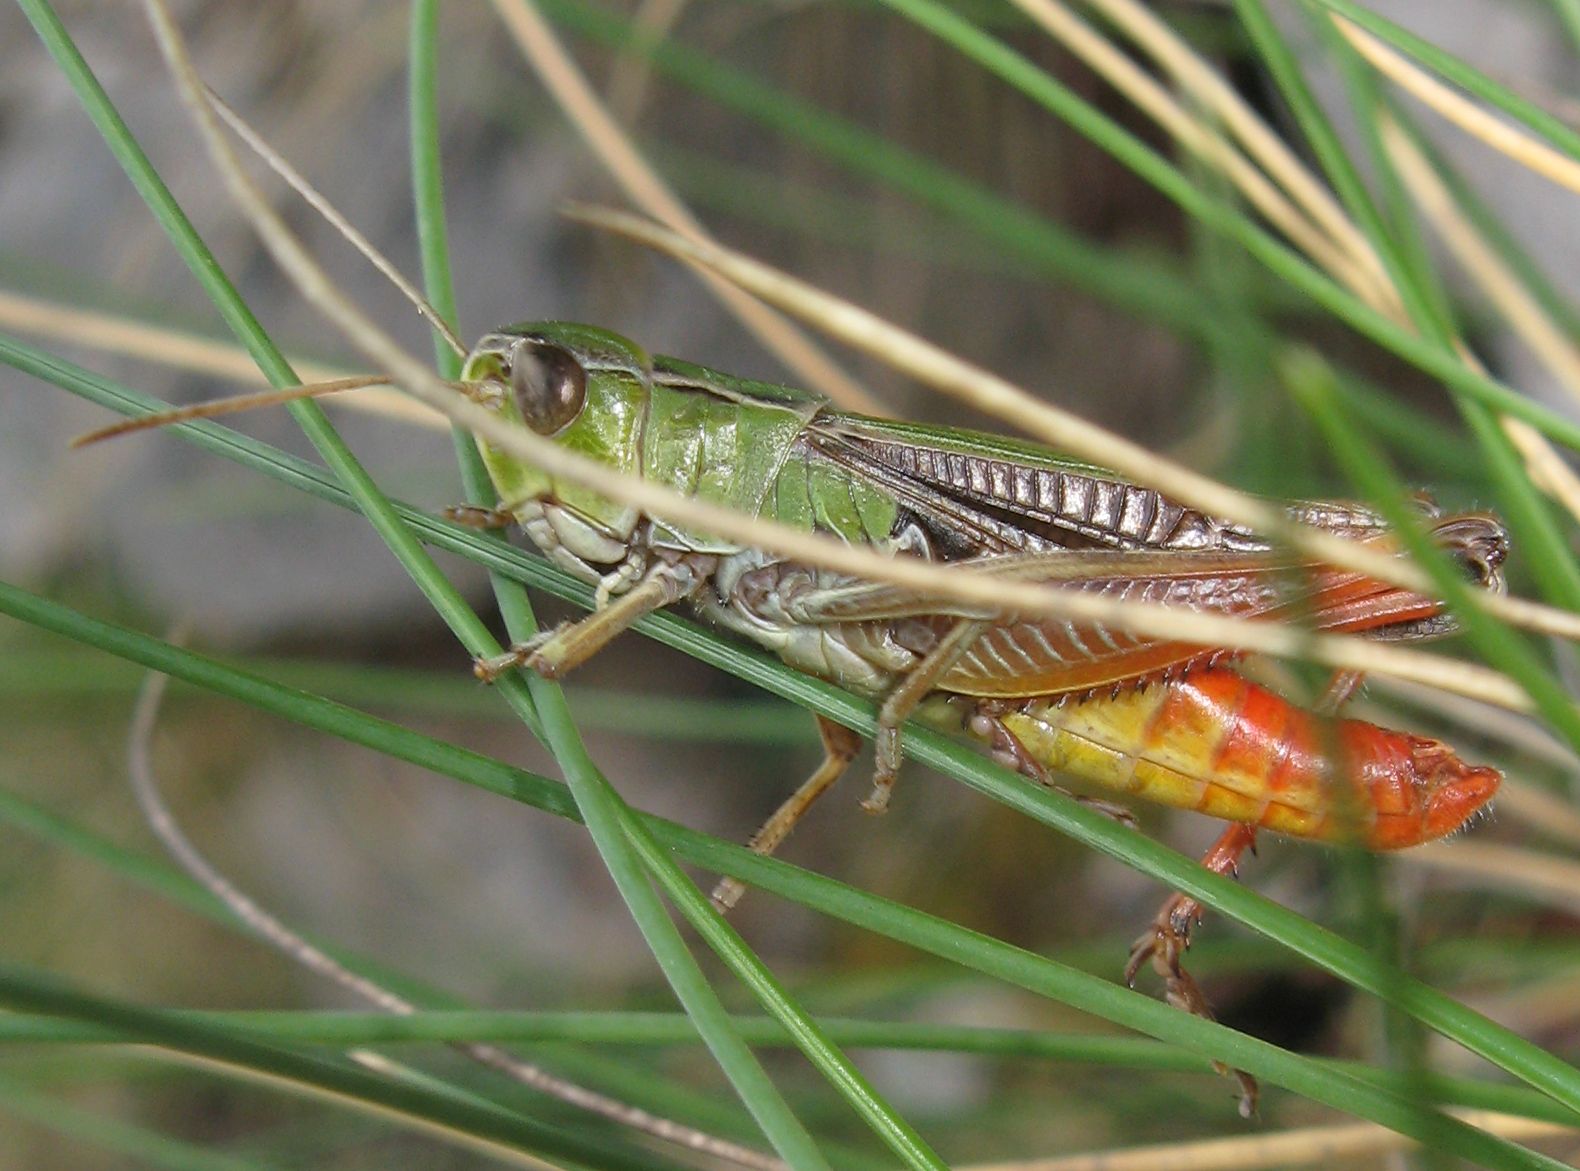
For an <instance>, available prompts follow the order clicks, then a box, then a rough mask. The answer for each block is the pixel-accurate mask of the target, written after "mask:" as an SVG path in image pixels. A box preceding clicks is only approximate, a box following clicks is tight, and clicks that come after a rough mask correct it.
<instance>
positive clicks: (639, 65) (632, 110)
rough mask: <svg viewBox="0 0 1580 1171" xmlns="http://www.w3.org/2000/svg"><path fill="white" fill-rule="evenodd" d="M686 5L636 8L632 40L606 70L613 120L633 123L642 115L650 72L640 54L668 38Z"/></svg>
mask: <svg viewBox="0 0 1580 1171" xmlns="http://www.w3.org/2000/svg"><path fill="white" fill-rule="evenodd" d="M686 4H687V0H642V3H641V4H640V5H639V6H638V7H637V10H636V14H635V15H634V16H632V17H631V29H632V32H633V33H634V34H635V37H634V39H633V41H632V42H631V43H630V44H629V45H627V46H625V47H624V48H622V49H621V50H620V52H619V54H618V55H617V56H616V57H615V60H614V65H613V67H612V68H611V69H610V70H609V85H608V94H609V111H610V113H611V114H613V115H614V117H615V118H616V120H618V121H620V122H625V123H632V122H635V121H636V119H637V116H638V115H639V114H640V113H641V112H642V105H643V103H644V102H645V101H646V100H647V91H648V87H649V85H650V84H651V82H652V78H653V70H652V66H651V65H650V64H649V62H648V59H647V57H646V56H645V55H644V54H643V53H642V52H641V51H640V50H641V48H643V47H645V46H647V45H655V44H659V43H661V42H662V41H663V40H664V39H665V38H666V37H668V36H669V34H670V32H671V31H673V29H674V27H675V25H677V24H678V23H680V17H681V14H682V13H683V12H685V11H686Z"/></svg>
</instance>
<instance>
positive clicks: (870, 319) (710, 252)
mask: <svg viewBox="0 0 1580 1171" xmlns="http://www.w3.org/2000/svg"><path fill="white" fill-rule="evenodd" d="M568 214H569V215H571V216H572V217H573V218H576V219H581V220H584V221H585V222H587V223H590V224H593V225H595V226H597V227H601V228H604V229H606V230H608V231H612V232H618V233H620V234H622V235H625V236H629V237H631V238H632V239H634V240H638V241H640V242H642V243H644V244H647V245H649V246H650V247H653V248H658V249H661V250H663V251H665V252H668V253H670V254H671V255H674V256H677V257H679V258H681V259H684V260H687V261H690V262H692V263H694V264H706V265H708V266H710V267H713V268H716V269H717V270H718V271H719V272H721V273H723V274H724V275H726V276H728V277H729V279H730V280H732V281H735V282H736V283H737V284H739V285H740V286H741V287H742V288H745V289H748V290H750V291H751V292H752V293H754V294H756V295H757V296H759V297H761V298H763V300H765V301H768V302H769V303H771V304H773V305H777V306H778V307H779V308H781V309H784V310H786V311H787V312H790V313H794V314H795V315H797V316H799V317H803V318H805V319H807V320H809V321H814V322H816V323H817V325H818V327H819V328H820V329H822V330H823V331H824V332H826V333H829V334H831V335H833V336H834V337H837V338H839V339H840V340H841V341H844V342H846V343H848V344H849V345H852V346H854V347H856V348H858V349H863V350H866V351H868V352H869V353H872V354H874V355H876V356H878V357H880V358H882V359H883V360H884V361H885V362H887V363H888V364H889V365H891V366H893V367H894V368H895V369H896V370H899V371H900V372H902V373H904V374H907V375H909V376H911V377H913V378H915V379H917V380H918V381H920V382H923V383H925V384H927V385H929V386H932V387H935V388H936V389H939V390H942V391H944V392H946V393H949V394H953V395H955V396H956V397H958V398H960V399H961V400H963V401H965V402H968V403H970V404H971V405H972V406H974V407H977V408H978V409H980V410H982V411H986V412H987V413H989V414H993V415H997V416H999V417H1000V418H1004V419H1009V420H1010V421H1011V422H1014V423H1015V424H1016V425H1018V426H1020V427H1021V428H1022V429H1024V430H1026V431H1028V432H1030V433H1031V434H1032V435H1033V436H1034V437H1036V438H1037V439H1040V440H1042V441H1043V442H1045V443H1048V444H1050V445H1052V446H1053V447H1055V448H1057V449H1058V450H1060V451H1064V452H1068V453H1070V454H1072V455H1075V456H1077V457H1079V458H1082V459H1086V460H1090V461H1091V462H1092V463H1094V464H1097V465H1098V466H1100V467H1105V468H1110V469H1112V470H1114V471H1116V472H1118V473H1119V474H1120V475H1122V476H1126V477H1128V478H1130V479H1133V480H1135V481H1136V482H1137V483H1142V484H1147V485H1149V486H1151V487H1153V488H1156V489H1157V490H1158V491H1160V492H1163V493H1165V494H1167V495H1170V496H1172V497H1174V498H1175V499H1178V500H1181V501H1184V502H1185V503H1187V504H1190V505H1194V506H1195V507H1197V508H1200V509H1202V510H1203V511H1205V512H1208V513H1210V514H1212V515H1215V516H1222V517H1227V518H1229V519H1230V520H1234V521H1238V522H1240V523H1242V524H1245V525H1248V526H1249V527H1251V528H1252V529H1255V530H1256V531H1258V532H1262V533H1267V534H1270V535H1272V536H1274V537H1276V538H1279V539H1281V540H1283V541H1286V542H1288V543H1289V544H1291V545H1294V546H1297V547H1298V548H1300V549H1301V550H1303V551H1305V552H1307V553H1310V554H1311V555H1313V556H1314V557H1316V558H1317V559H1318V560H1319V561H1321V562H1324V563H1326V564H1329V565H1339V566H1343V567H1345V568H1347V569H1354V570H1356V571H1357V572H1360V573H1364V574H1367V575H1368V576H1370V577H1374V578H1378V579H1380V580H1383V581H1390V582H1394V583H1396V584H1398V585H1402V586H1404V587H1405V588H1406V589H1411V590H1415V591H1417V592H1419V593H1424V594H1430V593H1431V592H1432V586H1431V583H1430V582H1429V581H1428V580H1427V578H1426V576H1425V575H1424V574H1422V573H1421V572H1420V571H1419V570H1417V569H1416V568H1415V567H1414V566H1411V565H1409V564H1407V563H1405V562H1403V561H1401V560H1400V559H1398V558H1396V557H1391V556H1389V555H1387V554H1383V553H1378V552H1377V551H1375V550H1372V549H1367V548H1364V547H1363V546H1361V545H1359V544H1357V543H1356V542H1354V541H1347V540H1344V539H1343V538H1340V537H1336V536H1334V535H1333V534H1331V533H1326V532H1322V531H1321V530H1318V529H1313V528H1309V527H1307V526H1304V525H1297V524H1294V523H1291V522H1290V520H1289V519H1288V517H1287V516H1285V515H1284V514H1283V513H1282V512H1281V511H1280V510H1279V509H1278V508H1277V507H1275V506H1274V505H1271V504H1269V503H1268V502H1267V501H1264V500H1258V499H1256V498H1255V497H1251V496H1247V495H1245V494H1244V493H1242V492H1236V491H1235V490H1234V489H1232V488H1229V487H1226V486H1225V485H1222V484H1219V483H1218V482H1217V481H1215V480H1212V479H1210V478H1208V477H1206V476H1203V475H1200V474H1199V473H1196V472H1193V471H1191V470H1190V469H1189V468H1186V467H1184V466H1182V465H1180V464H1177V463H1174V462H1172V461H1170V460H1168V459H1165V458H1164V457H1163V456H1161V455H1158V454H1157V453H1156V452H1153V451H1150V450H1148V449H1147V448H1145V447H1142V446H1140V445H1139V444H1135V443H1131V442H1130V441H1129V440H1127V439H1123V438H1121V437H1120V436H1117V435H1114V434H1113V433H1111V432H1109V431H1105V430H1104V429H1103V428H1101V427H1098V426H1096V425H1095V424H1093V423H1089V422H1087V421H1086V420H1085V419H1082V418H1080V417H1079V416H1076V415H1072V414H1070V413H1069V412H1067V411H1063V410H1060V409H1059V408H1057V407H1054V406H1050V405H1049V404H1047V403H1044V402H1042V401H1040V400H1038V399H1036V398H1033V397H1032V396H1031V395H1030V394H1028V393H1027V392H1026V391H1024V390H1021V389H1020V388H1019V387H1016V386H1013V385H1011V384H1010V383H1008V382H1006V381H1004V380H1003V379H1001V378H999V377H997V376H996V375H994V374H992V373H990V372H989V371H987V370H984V369H982V368H981V367H978V366H973V365H971V364H970V363H968V362H965V361H963V360H962V359H960V358H957V357H955V356H954V355H953V354H950V353H948V352H947V351H945V350H942V349H940V348H939V347H937V346H935V345H933V344H932V343H930V342H926V341H923V340H922V339H921V338H919V337H917V336H915V335H914V334H910V333H907V332H905V331H904V330H902V329H900V328H899V327H898V326H895V325H892V324H890V323H889V322H887V321H884V320H883V319H882V318H880V317H878V316H876V315H875V314H872V313H870V312H868V311H867V310H865V309H862V308H860V307H859V306H856V305H853V304H851V303H850V302H848V301H843V300H840V299H839V298H837V297H834V296H831V295H830V294H828V293H825V292H822V291H821V290H819V289H816V288H813V287H812V286H810V285H808V284H806V283H805V282H803V281H799V280H797V279H796V278H794V277H791V276H788V275H786V274H785V273H782V272H780V271H778V270H777V269H774V268H771V267H769V266H768V265H765V264H762V263H761V262H759V261H756V260H753V259H751V258H750V257H747V256H743V255H741V254H740V253H738V252H733V251H730V250H729V249H726V248H722V247H720V246H718V245H710V244H703V243H700V242H698V241H694V240H688V239H685V238H683V237H680V236H677V235H676V234H675V233H673V232H669V231H667V230H665V229H664V228H662V227H660V226H658V225H657V224H653V223H651V222H650V221H647V220H643V219H640V218H639V217H637V216H633V215H628V214H626V213H624V212H618V211H610V210H607V209H602V208H584V207H573V208H570V209H568ZM880 576H882V577H884V578H887V579H889V580H896V581H897V580H898V578H896V577H893V576H892V571H891V573H888V574H883V575H880ZM951 593H952V591H951ZM958 596H961V597H962V598H963V596H964V595H958ZM1476 604H1478V605H1480V606H1482V607H1483V608H1484V609H1485V610H1487V611H1488V612H1489V613H1491V614H1494V615H1496V616H1497V617H1499V618H1502V619H1503V620H1504V621H1507V622H1510V623H1513V624H1516V625H1519V626H1524V627H1526V628H1528V629H1531V630H1537V631H1540V632H1542V633H1545V634H1552V635H1556V636H1558V637H1561V638H1568V639H1575V638H1577V637H1580V615H1577V614H1573V613H1570V612H1569V611H1567V610H1560V609H1556V608H1554V607H1551V606H1544V605H1540V604H1539V603H1535V602H1528V601H1525V600H1523V599H1519V598H1506V597H1501V596H1498V595H1494V594H1488V593H1481V594H1478V595H1476ZM1004 609H1005V610H1014V611H1016V612H1024V613H1027V614H1032V613H1043V612H1044V611H1042V610H1040V609H1037V610H1025V611H1022V607H1021V603H1020V601H1019V599H1018V597H1017V599H1016V600H1014V601H1013V602H1008V601H1007V602H1006V605H1005V606H1004ZM1066 613H1067V614H1069V615H1070V616H1077V615H1075V612H1074V611H1066ZM1079 616H1081V617H1085V616H1086V615H1085V614H1082V615H1079ZM1134 629H1137V630H1140V629H1141V627H1139V626H1136V627H1134ZM1203 629H1205V628H1203ZM1146 633H1154V632H1153V631H1150V630H1148V631H1146ZM1319 641H1320V640H1319ZM1234 645H1241V646H1245V647H1246V649H1251V648H1250V647H1249V645H1248V644H1246V643H1243V642H1241V641H1239V640H1236V642H1235V644H1234ZM1256 649H1265V648H1261V647H1258V648H1256ZM1273 653H1280V652H1273ZM1324 661H1326V660H1324ZM1498 702H1501V701H1498ZM1519 706H1521V707H1523V706H1524V705H1519Z"/></svg>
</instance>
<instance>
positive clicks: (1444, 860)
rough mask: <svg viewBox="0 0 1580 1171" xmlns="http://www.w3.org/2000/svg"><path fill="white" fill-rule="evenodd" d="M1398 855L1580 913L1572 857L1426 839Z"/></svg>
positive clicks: (1579, 877)
mask: <svg viewBox="0 0 1580 1171" xmlns="http://www.w3.org/2000/svg"><path fill="white" fill-rule="evenodd" d="M1399 858H1400V860H1401V861H1403V862H1405V863H1407V864H1409V865H1414V866H1429V867H1431V868H1432V869H1434V870H1441V871H1445V872H1448V873H1452V874H1456V875H1459V876H1461V877H1473V878H1475V879H1476V880H1477V882H1478V884H1479V885H1481V886H1495V887H1498V888H1499V889H1502V890H1507V891H1512V892H1514V893H1516V894H1520V895H1523V896H1525V897H1526V898H1534V899H1536V900H1538V901H1539V902H1542V903H1544V904H1546V905H1547V906H1550V907H1554V908H1557V909H1558V910H1560V911H1562V912H1564V913H1565V914H1566V915H1570V916H1574V915H1580V862H1576V861H1575V860H1574V859H1573V858H1561V857H1559V856H1558V855H1556V854H1546V853H1542V852H1541V851H1539V850H1532V849H1528V848H1526V847H1523V846H1522V847H1515V846H1498V845H1492V844H1489V843H1486V842H1481V841H1456V842H1429V843H1427V844H1426V845H1424V846H1418V847H1416V848H1415V849H1413V850H1401V851H1400V853H1399Z"/></svg>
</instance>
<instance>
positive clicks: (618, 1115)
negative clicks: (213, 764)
mask: <svg viewBox="0 0 1580 1171" xmlns="http://www.w3.org/2000/svg"><path fill="white" fill-rule="evenodd" d="M171 641H173V642H179V641H180V637H179V635H178V634H172V635H171ZM168 683H169V678H168V676H165V675H161V674H158V673H151V674H149V675H148V676H147V678H146V680H145V682H144V684H143V686H142V687H141V689H140V690H139V691H138V695H137V702H136V704H135V706H134V709H133V713H132V722H131V728H130V730H129V731H128V733H127V747H126V752H127V772H128V775H129V777H130V779H131V784H132V792H133V794H134V795H135V797H136V799H137V805H138V808H139V809H140V810H141V811H142V814H143V819H144V820H145V821H146V822H147V823H148V827H149V829H150V830H152V831H153V833H154V836H155V837H157V838H158V839H159V842H160V844H161V845H163V846H164V848H165V850H166V852H168V853H169V854H170V856H171V857H172V858H174V859H175V861H176V864H177V865H178V866H180V867H181V869H182V870H184V871H185V872H186V873H187V875H188V876H189V877H191V878H192V880H193V881H194V882H196V883H197V884H198V885H199V886H201V887H202V888H203V889H204V890H206V891H207V892H208V893H209V894H210V895H212V896H213V897H214V898H215V899H216V900H218V902H219V903H221V904H222V905H223V906H224V907H225V908H226V909H227V910H228V911H229V912H230V913H231V914H232V915H234V916H235V917H236V919H237V921H238V922H240V923H241V924H242V925H243V926H245V927H246V928H247V929H248V930H249V931H251V932H252V933H253V934H255V935H256V936H258V937H259V938H260V939H262V940H263V941H264V942H265V943H267V944H268V945H269V946H270V947H272V948H274V949H275V950H276V951H278V952H279V953H280V954H281V955H283V956H285V957H286V958H287V959H288V960H290V961H291V962H292V963H294V964H298V965H300V966H301V967H303V968H306V969H307V970H308V971H310V972H312V973H313V974H314V975H317V976H320V977H322V978H323V979H326V980H329V981H330V982H331V983H333V984H336V985H338V986H339V987H341V988H343V989H345V990H346V991H348V992H350V993H351V994H352V995H353V996H356V997H357V998H358V999H360V1000H364V1001H366V1002H367V1003H368V1004H371V1005H372V1006H373V1007H374V1008H376V1009H378V1010H379V1011H381V1012H387V1013H390V1014H391V1015H393V1016H412V1015H413V1014H415V1013H416V1012H418V1011H419V1007H418V1005H416V1004H414V1003H413V1002H412V1001H410V1000H407V999H406V998H405V997H403V996H400V995H398V994H397V993H395V992H392V991H391V990H389V989H388V988H385V987H384V986H383V985H381V984H379V983H378V982H377V981H374V980H371V979H369V978H368V977H366V976H363V975H361V974H360V973H357V972H353V971H352V970H351V969H350V968H348V967H346V966H345V965H344V964H342V963H341V962H340V961H339V960H337V959H335V958H334V957H333V956H331V955H330V954H329V953H328V952H326V951H324V950H323V949H322V948H320V947H317V946H316V945H314V944H313V943H311V942H309V941H308V940H307V939H305V938H304V937H303V936H302V935H301V934H299V933H298V932H296V931H294V930H292V929H291V928H290V927H288V926H287V925H286V924H285V923H284V922H283V921H282V920H281V919H280V918H279V917H278V916H277V915H275V914H274V913H273V912H271V911H269V910H267V909H266V908H264V907H263V906H262V905H261V904H260V903H258V901H257V900H255V899H254V898H252V897H251V896H250V895H248V894H247V893H246V892H245V891H243V890H242V889H241V888H240V887H238V886H237V885H236V884H235V883H233V882H232V881H231V880H230V879H229V878H227V877H226V876H225V875H224V874H223V873H221V872H220V870H219V869H218V868H217V867H216V866H215V865H214V864H213V863H212V862H210V861H209V860H208V858H207V857H206V856H205V855H204V854H203V852H202V851H201V850H199V849H198V848H197V846H196V845H195V844H193V842H192V840H191V839H190V838H188V837H187V836H186V833H185V832H184V831H183V830H182V828H181V826H180V824H179V823H178V822H177V821H176V819H175V815H174V814H172V813H171V812H170V807H169V806H168V805H166V804H165V801H164V798H163V797H162V796H161V795H160V792H159V783H158V780H157V777H156V774H155V771H154V764H153V752H152V744H153V736H154V729H155V726H156V725H157V723H158V719H159V707H160V702H161V700H162V699H163V697H164V693H165V688H166V686H167V685H168ZM450 1047H451V1048H452V1049H455V1050H456V1051H457V1052H459V1053H461V1054H463V1055H465V1056H466V1057H468V1058H470V1059H471V1060H473V1061H475V1062H477V1063H478V1064H479V1065H482V1066H484V1067H485V1068H487V1069H491V1070H493V1071H494V1072H496V1073H499V1074H502V1075H503V1076H505V1077H507V1078H509V1079H510V1080H511V1081H513V1082H516V1083H517V1084H519V1085H523V1086H527V1087H528V1088H530V1089H532V1090H536V1091H537V1092H538V1093H540V1094H546V1095H548V1096H549V1097H551V1098H553V1099H555V1100H556V1101H560V1102H564V1103H567V1104H568V1105H571V1106H574V1107H576V1108H577V1109H580V1110H585V1111H587V1112H588V1113H589V1114H594V1115H596V1116H598V1117H599V1118H603V1119H606V1120H608V1121H610V1122H613V1123H615V1124H616V1125H618V1126H623V1127H628V1128H629V1129H631V1130H634V1131H636V1132H638V1133H640V1134H645V1135H649V1136H651V1137H653V1138H657V1139H661V1140H663V1141H664V1142H666V1143H672V1144H674V1145H675V1146H678V1147H681V1148H683V1149H685V1150H688V1151H693V1152H696V1153H699V1154H704V1155H707V1156H710V1157H712V1158H716V1159H720V1160H722V1161H724V1162H726V1163H728V1164H729V1165H731V1166H735V1167H745V1168H750V1169H751V1171H784V1167H785V1165H784V1163H783V1162H782V1161H781V1160H779V1159H776V1158H774V1157H773V1156H771V1155H765V1154H763V1153H762V1152H761V1151H755V1150H752V1149H751V1148H750V1147H743V1146H741V1145H740V1144H738V1143H733V1142H730V1141H729V1140H727V1139H722V1138H718V1137H717V1136H715V1135H711V1134H708V1133H707V1132H706V1131H701V1130H697V1129H696V1128H695V1127H691V1126H685V1125H683V1124H681V1123H679V1122H675V1121H674V1120H672V1119H669V1118H664V1117H662V1116H661V1115H657V1114H653V1113H651V1112H649V1111H647V1110H642V1109H640V1108H638V1107H636V1106H632V1105H630V1104H629V1103H626V1102H622V1101H620V1100H619V1099H618V1098H611V1097H609V1096H608V1095H607V1094H600V1093H598V1092H597V1091H595V1090H589V1089H587V1088H586V1087H585V1086H581V1085H578V1084H577V1083H575V1082H572V1081H567V1080H566V1079H565V1078H562V1077H559V1076H558V1075H556V1074H552V1073H550V1072H549V1071H548V1070H546V1069H543V1068H542V1067H541V1066H538V1065H536V1064H534V1063H532V1062H529V1061H525V1060H523V1059H522V1058H520V1057H517V1056H516V1055H515V1054H514V1053H511V1052H510V1051H509V1050H508V1049H503V1048H501V1047H500V1046H498V1045H490V1044H487V1043H485V1042H481V1041H458V1042H453V1043H452V1044H451V1046H450ZM357 1052H358V1053H359V1054H361V1055H362V1057H363V1064H369V1062H368V1060H367V1058H368V1057H369V1056H370V1051H368V1050H358V1051H357ZM380 1060H381V1061H383V1062H384V1063H387V1064H388V1065H390V1066H397V1064H398V1063H391V1062H389V1060H388V1059H387V1058H382V1059H380ZM406 1076H411V1075H410V1073H409V1072H408V1073H407V1074H406Z"/></svg>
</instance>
